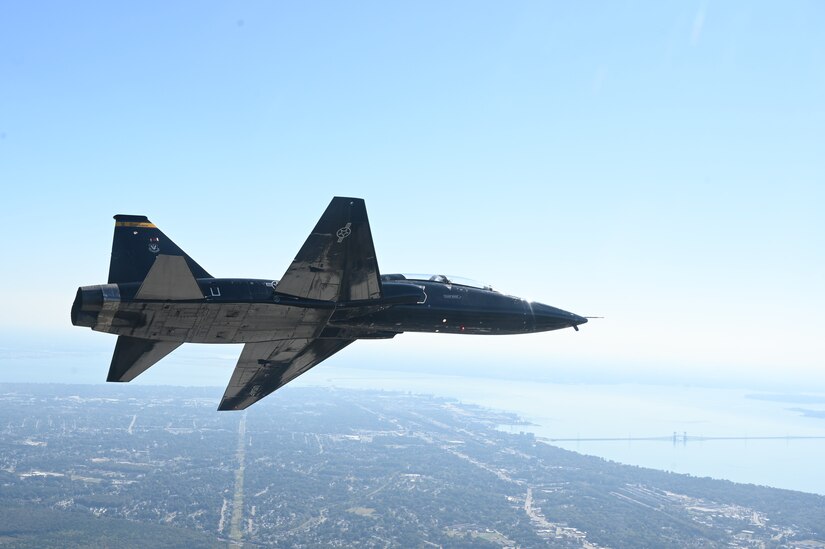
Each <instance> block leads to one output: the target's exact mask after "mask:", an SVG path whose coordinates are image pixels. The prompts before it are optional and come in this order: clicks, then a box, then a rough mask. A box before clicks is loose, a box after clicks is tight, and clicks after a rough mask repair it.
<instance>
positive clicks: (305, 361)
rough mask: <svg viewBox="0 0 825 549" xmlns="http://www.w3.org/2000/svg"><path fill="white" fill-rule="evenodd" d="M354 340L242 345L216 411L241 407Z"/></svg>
mask: <svg viewBox="0 0 825 549" xmlns="http://www.w3.org/2000/svg"><path fill="white" fill-rule="evenodd" d="M353 341H355V340H354V339H284V340H280V341H266V342H263V343H247V344H246V345H244V348H243V351H242V352H241V357H240V358H239V359H238V364H237V365H236V366H235V371H234V372H232V379H230V380H229V385H228V386H227V387H226V392H225V393H224V394H223V399H221V404H220V406H218V410H243V409H244V408H246V407H248V406H250V405H251V404H254V403H255V402H257V401H259V400H260V399H262V398H264V397H265V396H267V395H268V394H269V393H271V392H273V391H274V390H275V389H278V388H279V387H282V386H283V385H285V384H287V383H289V382H290V381H292V380H293V379H295V378H296V377H298V376H299V375H301V374H303V373H304V372H306V371H307V370H309V369H310V368H312V367H313V366H315V365H316V364H318V363H320V362H321V361H323V360H325V359H327V358H329V357H331V356H332V355H334V354H335V353H337V352H338V351H340V350H341V349H343V348H344V347H346V346H347V345H349V344H350V343H352V342H353Z"/></svg>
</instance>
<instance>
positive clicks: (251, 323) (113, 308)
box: [72, 274, 587, 343]
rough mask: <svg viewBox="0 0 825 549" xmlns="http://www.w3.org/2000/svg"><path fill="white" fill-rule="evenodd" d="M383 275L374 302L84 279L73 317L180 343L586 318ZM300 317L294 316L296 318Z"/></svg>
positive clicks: (250, 282)
mask: <svg viewBox="0 0 825 549" xmlns="http://www.w3.org/2000/svg"><path fill="white" fill-rule="evenodd" d="M432 278H433V280H429V279H427V280H423V279H409V278H407V277H406V276H405V275H401V274H397V275H383V276H382V277H381V280H382V290H383V297H382V298H381V299H380V300H378V301H377V302H376V300H371V301H361V302H358V301H349V302H329V301H321V300H313V299H305V298H299V297H295V296H291V295H287V294H280V293H278V289H277V288H278V283H277V281H272V280H258V279H238V278H211V279H198V280H197V285H198V288H199V289H200V291H201V292H202V294H203V298H202V299H194V300H178V301H175V302H174V305H172V304H170V303H169V302H168V301H167V300H147V299H136V297H135V295H136V294H137V292H138V290H139V288H140V285H141V284H140V283H125V284H105V285H97V286H84V287H81V288H80V289H78V291H77V296H76V297H75V302H74V305H73V307H72V323H73V324H74V325H76V326H87V327H89V328H92V329H93V330H97V331H100V332H106V333H111V334H117V335H126V336H131V337H138V338H145V339H152V340H162V341H177V342H181V343H249V342H262V341H270V340H272V338H273V337H279V336H280V335H281V334H283V333H284V332H285V331H288V332H290V334H291V336H292V337H314V334H315V333H317V331H318V329H317V327H318V324H319V323H323V324H324V326H325V327H324V329H323V330H322V331H321V333H320V335H319V336H318V337H321V338H331V339H336V338H339V339H340V338H347V339H353V338H354V339H376V338H390V337H393V336H395V335H396V334H399V333H402V332H428V333H454V334H483V335H496V334H524V333H532V332H543V331H549V330H558V329H561V328H569V327H573V328H575V327H577V326H578V325H579V324H583V323H585V322H587V319H586V318H583V317H580V316H578V315H575V314H573V313H569V312H567V311H563V310H561V309H557V308H555V307H551V306H549V305H544V304H542V303H536V302H531V301H526V300H524V299H521V298H518V297H514V296H510V295H505V294H502V293H499V292H497V291H494V290H492V289H489V288H478V287H474V286H467V285H463V284H459V283H452V282H451V280H450V278H448V277H447V276H443V275H436V276H433V277H432ZM296 317H297V318H299V319H300V320H299V321H298V322H296Z"/></svg>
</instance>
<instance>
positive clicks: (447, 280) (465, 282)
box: [381, 273, 495, 292]
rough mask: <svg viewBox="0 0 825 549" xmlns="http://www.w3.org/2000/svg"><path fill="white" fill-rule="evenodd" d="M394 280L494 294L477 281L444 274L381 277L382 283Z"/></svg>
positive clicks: (489, 288)
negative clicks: (420, 281) (446, 285)
mask: <svg viewBox="0 0 825 549" xmlns="http://www.w3.org/2000/svg"><path fill="white" fill-rule="evenodd" d="M394 280H424V281H427V282H440V283H441V284H449V285H453V284H455V285H458V286H468V287H470V288H478V289H479V290H487V291H489V292H494V291H495V290H493V287H492V286H490V285H489V284H484V283H483V282H478V281H477V280H472V279H470V278H464V277H463V276H453V275H442V274H420V273H415V274H386V275H382V276H381V281H382V282H392V281H394Z"/></svg>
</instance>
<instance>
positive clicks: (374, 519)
mask: <svg viewBox="0 0 825 549" xmlns="http://www.w3.org/2000/svg"><path fill="white" fill-rule="evenodd" d="M216 391H219V389H213V388H178V387H148V386H132V385H130V386H118V385H105V386H104V385H101V386H77V385H46V384H42V385H40V384H39V385H23V384H19V385H12V384H2V385H0V406H2V410H3V413H2V416H0V418H2V421H0V486H2V490H0V505H2V508H3V510H4V511H3V513H2V514H0V547H67V546H69V547H71V546H96V545H97V546H102V545H108V546H118V547H147V546H152V547H215V546H223V547H225V546H227V545H230V546H236V547H237V546H250V547H251V546H259V545H280V546H285V547H319V546H361V547H466V546H477V547H544V546H552V547H588V548H595V547H723V546H724V547H810V548H814V547H825V531H824V530H823V529H824V528H825V497H822V496H817V495H813V494H806V493H801V492H793V491H787V490H778V489H772V488H765V487H758V486H753V485H743V484H734V483H731V482H727V481H721V480H713V479H708V478H696V477H690V476H687V475H677V474H673V473H667V472H661V471H655V470H651V469H643V468H639V467H631V466H625V465H620V464H617V463H613V462H609V461H605V460H603V459H599V458H595V457H590V456H583V455H579V454H577V453H574V452H569V451H566V450H562V449H560V448H556V447H554V446H551V445H549V444H546V443H543V442H540V441H537V440H536V439H535V438H534V437H533V436H532V435H531V434H529V433H525V432H521V431H522V429H520V428H519V425H520V423H521V420H520V419H519V418H518V417H516V416H514V415H513V414H509V413H505V412H498V411H493V410H487V409H484V408H480V407H477V406H473V405H468V404H462V403H460V402H458V401H454V400H448V399H442V398H435V397H430V396H426V395H414V394H408V393H399V392H380V391H356V390H334V389H322V388H305V387H298V388H292V387H288V388H286V389H284V390H283V391H280V392H279V393H278V394H277V395H275V396H274V397H273V398H269V399H267V400H266V401H264V402H261V403H258V404H256V405H255V406H253V407H252V408H250V409H249V410H248V411H246V412H237V413H236V412H232V413H225V412H220V413H219V412H216V411H215V407H216V402H217V399H216V396H215V393H216ZM503 425H506V426H508V427H507V428H506V429H501V426H503Z"/></svg>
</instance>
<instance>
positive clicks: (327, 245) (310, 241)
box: [275, 196, 381, 301]
mask: <svg viewBox="0 0 825 549" xmlns="http://www.w3.org/2000/svg"><path fill="white" fill-rule="evenodd" d="M275 290H276V291H277V292H278V293H282V294H288V295H293V296H297V297H302V298H307V299H319V300H324V301H356V300H366V299H380V298H381V281H380V278H379V272H378V262H377V261H376V259H375V247H374V246H373V243H372V233H371V232H370V224H369V220H368V219H367V208H366V206H365V204H364V201H363V200H362V199H360V198H345V197H340V196H336V197H335V198H333V199H332V202H330V204H329V206H328V207H327V209H326V211H325V212H324V214H323V215H322V216H321V219H320V220H318V223H317V225H315V228H314V229H313V230H312V233H311V234H310V235H309V238H307V240H306V242H304V245H303V247H302V248H301V250H300V251H299V252H298V255H297V256H296V257H295V260H294V261H293V262H292V264H291V265H290V266H289V269H287V271H286V273H285V274H284V276H283V278H281V280H280V281H279V282H278V284H277V286H276V288H275Z"/></svg>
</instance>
